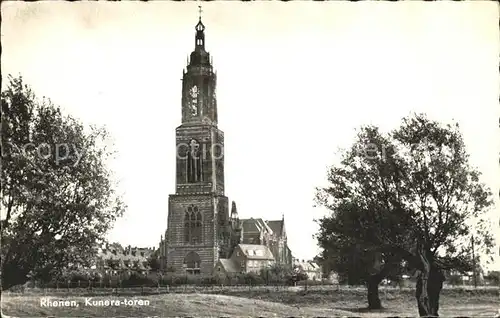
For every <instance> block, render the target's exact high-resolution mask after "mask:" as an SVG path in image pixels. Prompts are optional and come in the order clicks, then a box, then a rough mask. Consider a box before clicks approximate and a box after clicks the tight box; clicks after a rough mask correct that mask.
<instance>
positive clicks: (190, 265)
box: [184, 252, 201, 274]
mask: <svg viewBox="0 0 500 318" xmlns="http://www.w3.org/2000/svg"><path fill="white" fill-rule="evenodd" d="M184 268H185V269H186V273H188V274H199V273H200V268H201V259H200V256H199V255H198V254H197V253H195V252H189V253H188V254H187V255H186V257H185V258H184Z"/></svg>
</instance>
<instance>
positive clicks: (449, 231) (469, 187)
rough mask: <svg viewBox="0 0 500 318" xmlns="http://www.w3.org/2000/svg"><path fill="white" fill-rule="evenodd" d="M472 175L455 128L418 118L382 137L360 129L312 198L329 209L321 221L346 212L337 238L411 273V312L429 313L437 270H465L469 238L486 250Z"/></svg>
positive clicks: (434, 307) (485, 203) (485, 194)
mask: <svg viewBox="0 0 500 318" xmlns="http://www.w3.org/2000/svg"><path fill="white" fill-rule="evenodd" d="M479 177H480V174H479V172H478V171H477V170H476V169H474V168H473V167H471V166H470V164H469V163H468V155H467V153H466V150H465V145H464V142H463V140H462V136H461V134H460V131H459V128H458V125H456V126H454V127H452V126H450V125H447V126H443V125H441V124H439V123H437V122H434V121H431V120H429V119H427V118H426V116H425V115H421V114H418V115H413V116H410V117H407V118H405V119H403V122H402V124H401V126H400V127H399V128H398V129H396V130H394V131H392V132H390V133H387V134H382V133H381V132H379V130H378V129H377V127H374V126H367V127H363V128H362V129H361V131H360V132H359V134H358V136H357V139H356V141H355V143H354V144H353V145H352V147H351V148H350V149H348V150H346V151H345V152H344V153H343V155H342V160H341V162H340V164H338V165H334V166H332V167H331V169H330V170H329V173H328V180H329V182H330V186H328V187H326V188H323V189H319V190H318V193H317V199H318V202H320V203H321V204H322V205H324V206H326V207H327V208H329V209H330V210H331V211H332V215H331V216H328V217H326V218H325V219H328V218H331V219H335V218H336V217H337V216H338V215H339V214H350V217H349V218H345V219H347V220H350V222H351V223H350V224H349V226H348V227H347V228H346V231H344V235H347V236H348V237H349V239H351V240H352V241H353V242H356V243H359V244H360V246H362V247H364V249H365V250H366V251H370V252H380V253H383V254H391V255H394V256H396V257H400V258H402V259H403V260H405V261H406V262H407V263H408V265H409V266H410V267H411V268H413V269H415V270H417V273H418V279H417V292H416V298H417V304H418V309H419V314H420V315H421V316H437V315H438V310H439V295H440V292H441V289H442V283H443V280H444V275H443V270H448V269H458V270H461V271H466V270H470V268H471V265H472V263H473V262H472V260H471V258H470V255H471V253H470V252H471V246H470V245H471V244H469V242H471V236H472V235H473V234H474V236H473V237H474V243H475V246H476V251H478V250H479V249H482V250H483V252H486V253H489V252H491V248H492V246H493V244H492V243H493V240H492V237H491V235H490V233H491V231H489V226H488V225H489V224H488V220H487V218H485V217H484V213H485V212H486V211H487V210H488V208H489V207H490V206H491V204H492V200H491V198H490V195H491V193H490V191H489V190H488V189H487V188H486V186H484V185H483V184H482V183H481V182H480V181H479ZM472 223H475V226H472Z"/></svg>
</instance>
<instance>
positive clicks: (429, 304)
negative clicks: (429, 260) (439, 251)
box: [415, 266, 444, 317]
mask: <svg viewBox="0 0 500 318" xmlns="http://www.w3.org/2000/svg"><path fill="white" fill-rule="evenodd" d="M443 281H444V275H443V273H442V272H441V271H440V270H439V269H437V268H436V267H435V266H430V267H428V268H426V270H424V271H420V273H419V276H418V279H417V291H416V294H415V296H416V298H417V305H418V313H419V315H420V317H438V316H439V313H438V312H439V295H440V293H441V290H442V288H443Z"/></svg>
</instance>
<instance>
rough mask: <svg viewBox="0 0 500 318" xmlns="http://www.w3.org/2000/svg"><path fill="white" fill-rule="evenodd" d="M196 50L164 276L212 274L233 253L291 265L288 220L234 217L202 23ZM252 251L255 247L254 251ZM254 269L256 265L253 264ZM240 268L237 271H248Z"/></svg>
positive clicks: (163, 252) (163, 254)
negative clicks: (258, 252)
mask: <svg viewBox="0 0 500 318" xmlns="http://www.w3.org/2000/svg"><path fill="white" fill-rule="evenodd" d="M195 29H196V33H195V48H194V51H193V52H192V53H191V55H190V58H189V62H188V65H187V66H186V68H185V69H184V70H183V77H182V101H181V112H182V116H181V118H182V122H181V125H180V126H179V127H177V128H176V153H175V154H176V187H175V194H171V195H170V196H169V199H168V200H169V204H168V218H167V230H166V231H165V237H163V236H162V238H161V241H160V249H159V255H160V264H161V269H162V270H173V271H176V272H186V273H192V274H199V273H204V274H208V273H212V272H213V271H214V269H215V268H216V265H217V264H221V262H220V261H219V260H222V263H224V264H231V266H232V265H234V264H232V263H231V261H230V259H231V257H232V256H233V252H234V251H235V250H238V252H235V253H234V254H236V253H240V252H239V251H243V250H242V247H243V246H244V247H245V251H246V250H249V249H250V250H253V249H252V248H251V247H252V246H255V250H261V251H263V252H262V253H264V254H266V255H269V256H268V257H267V258H266V262H267V263H266V264H270V263H271V262H280V263H286V264H290V265H291V262H292V261H291V260H292V257H291V252H290V249H289V248H288V246H287V242H286V232H285V227H284V219H283V218H282V220H278V221H263V220H262V219H247V220H240V219H239V217H238V213H237V211H236V204H235V203H234V202H233V203H232V208H231V214H229V205H228V198H227V197H226V196H225V194H224V159H225V158H224V133H223V132H222V131H221V130H220V129H219V128H218V126H217V97H216V83H217V74H216V72H215V71H214V68H213V66H212V60H211V58H210V54H209V53H208V52H207V51H206V49H205V26H204V25H203V23H202V21H201V16H200V18H199V21H198V24H197V25H196V27H195ZM249 246H250V247H249ZM252 264H254V263H252ZM245 268H246V267H243V266H242V265H241V264H236V265H235V267H232V270H231V271H232V272H234V271H241V272H243V271H245Z"/></svg>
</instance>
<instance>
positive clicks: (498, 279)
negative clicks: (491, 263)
mask: <svg viewBox="0 0 500 318" xmlns="http://www.w3.org/2000/svg"><path fill="white" fill-rule="evenodd" d="M484 280H485V281H487V282H488V283H489V284H490V285H494V286H499V285H500V271H491V272H490V273H489V274H488V275H487V276H484Z"/></svg>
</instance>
